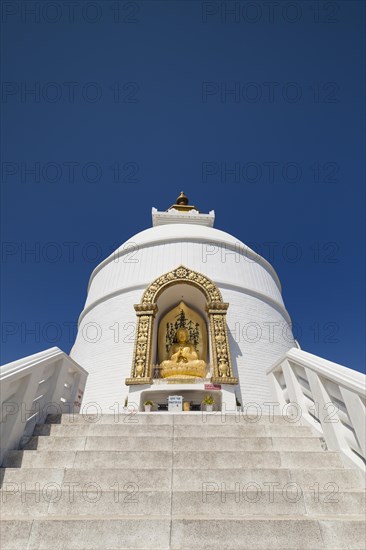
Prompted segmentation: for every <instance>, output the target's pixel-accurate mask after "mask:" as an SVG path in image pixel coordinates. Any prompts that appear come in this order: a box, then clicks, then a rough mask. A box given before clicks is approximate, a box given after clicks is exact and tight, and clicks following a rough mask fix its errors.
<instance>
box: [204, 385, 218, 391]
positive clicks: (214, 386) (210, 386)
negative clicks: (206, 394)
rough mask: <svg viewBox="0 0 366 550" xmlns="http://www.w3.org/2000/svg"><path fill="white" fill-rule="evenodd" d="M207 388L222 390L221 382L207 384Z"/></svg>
mask: <svg viewBox="0 0 366 550" xmlns="http://www.w3.org/2000/svg"><path fill="white" fill-rule="evenodd" d="M205 390H210V391H215V390H221V384H205Z"/></svg>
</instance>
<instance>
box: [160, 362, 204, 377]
mask: <svg viewBox="0 0 366 550" xmlns="http://www.w3.org/2000/svg"><path fill="white" fill-rule="evenodd" d="M160 376H161V377H162V378H169V379H170V380H174V379H176V378H180V379H186V378H187V379H190V378H205V377H206V365H205V363H204V362H203V361H202V362H201V361H199V362H198V363H197V364H196V365H195V364H190V363H182V364H180V363H174V364H172V365H164V366H162V367H161V370H160Z"/></svg>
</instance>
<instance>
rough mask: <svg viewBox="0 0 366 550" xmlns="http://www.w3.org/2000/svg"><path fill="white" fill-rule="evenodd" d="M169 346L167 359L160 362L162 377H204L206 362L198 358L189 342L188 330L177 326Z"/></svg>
mask: <svg viewBox="0 0 366 550" xmlns="http://www.w3.org/2000/svg"><path fill="white" fill-rule="evenodd" d="M175 340H176V341H177V343H176V344H173V345H172V347H171V348H170V353H169V359H166V360H165V361H162V363H161V364H160V374H161V377H162V378H205V376H206V363H205V362H204V361H202V359H199V358H198V354H197V352H196V350H195V347H194V345H193V344H191V343H190V342H189V337H188V331H187V329H186V328H184V327H180V328H178V330H177V332H176V335H175Z"/></svg>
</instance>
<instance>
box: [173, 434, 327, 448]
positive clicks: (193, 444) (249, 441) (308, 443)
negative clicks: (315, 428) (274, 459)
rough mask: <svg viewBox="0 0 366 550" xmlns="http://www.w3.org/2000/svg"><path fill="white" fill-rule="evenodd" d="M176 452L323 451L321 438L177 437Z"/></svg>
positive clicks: (175, 440)
mask: <svg viewBox="0 0 366 550" xmlns="http://www.w3.org/2000/svg"><path fill="white" fill-rule="evenodd" d="M173 448H174V450H176V451H196V450H197V449H200V450H202V451H271V450H278V451H281V450H288V451H290V450H293V451H321V450H322V442H321V440H320V438H319V437H292V438H290V439H289V438H286V437H246V438H239V437H220V438H216V437H205V438H199V437H175V438H174V447H173Z"/></svg>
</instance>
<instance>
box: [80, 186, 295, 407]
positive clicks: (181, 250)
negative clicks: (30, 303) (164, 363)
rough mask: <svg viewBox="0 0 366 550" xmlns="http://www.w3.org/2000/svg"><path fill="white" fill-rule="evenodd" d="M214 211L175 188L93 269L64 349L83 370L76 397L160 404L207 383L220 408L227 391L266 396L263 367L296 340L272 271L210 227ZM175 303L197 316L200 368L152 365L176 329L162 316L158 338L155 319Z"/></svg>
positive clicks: (191, 394) (193, 397)
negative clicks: (167, 372)
mask: <svg viewBox="0 0 366 550" xmlns="http://www.w3.org/2000/svg"><path fill="white" fill-rule="evenodd" d="M214 217H215V215H214V211H211V212H210V213H209V214H203V213H200V212H199V211H198V209H197V208H196V207H194V206H191V205H190V204H189V201H188V198H187V197H186V196H185V195H184V193H183V192H182V193H181V194H180V196H179V197H178V199H177V200H176V203H175V204H174V205H172V206H171V207H170V208H169V209H168V210H167V211H163V212H162V211H158V210H157V209H156V208H153V209H152V225H153V226H152V227H151V228H149V229H146V230H145V231H142V232H140V233H137V234H136V235H134V236H133V237H131V239H130V240H129V241H127V242H125V243H124V244H123V245H122V246H120V247H119V248H118V249H117V250H116V251H115V252H114V253H113V254H112V255H111V256H109V257H108V258H107V259H105V260H104V261H103V262H102V263H101V264H100V265H98V266H97V267H96V268H95V269H94V271H93V273H92V275H91V278H90V283H89V288H88V296H87V300H86V303H85V307H84V310H83V311H82V313H81V315H80V319H79V330H78V334H77V338H76V341H75V344H74V346H73V348H72V350H71V353H70V356H71V357H72V358H73V359H74V360H75V361H76V362H77V363H79V364H80V365H81V366H82V367H84V368H85V369H86V370H87V371H88V372H89V377H88V381H87V386H86V390H85V395H84V401H83V402H84V405H86V404H87V403H96V404H97V405H98V406H99V407H100V409H101V410H103V411H106V412H107V411H109V412H110V411H111V410H114V408H115V407H116V406H123V403H124V401H125V398H126V397H127V396H128V400H129V402H133V403H135V404H136V405H137V406H138V408H139V409H140V410H141V408H142V405H143V402H144V401H145V400H147V399H151V400H152V401H154V403H156V404H158V405H163V404H164V402H166V400H167V397H168V396H169V395H172V394H177V393H178V394H182V393H183V395H184V396H185V399H188V398H189V400H190V401H191V402H192V403H195V402H200V401H201V400H202V397H203V396H204V394H205V393H207V392H208V391H210V390H212V389H214V390H215V393H214V395H215V401H216V405H217V407H226V409H230V408H235V399H236V400H237V401H239V402H240V403H241V404H245V403H249V402H255V403H258V404H262V403H263V402H266V401H269V400H270V399H271V394H270V388H269V385H268V381H267V380H266V374H265V372H266V370H267V369H268V368H269V367H270V366H272V365H273V364H274V363H275V361H276V360H277V359H279V358H280V357H281V356H283V355H284V353H285V352H286V351H287V350H288V349H290V348H292V347H295V346H296V342H295V341H294V339H293V335H292V331H291V319H290V316H289V314H288V313H287V311H286V309H285V306H284V303H283V300H282V296H281V285H280V281H279V279H278V277H277V274H276V272H275V270H274V269H273V267H272V266H271V265H270V264H269V263H268V262H267V261H266V260H265V259H264V258H262V257H261V256H259V255H258V254H257V253H255V252H254V251H253V250H251V249H250V248H248V247H247V246H246V245H245V244H244V243H243V242H241V241H240V240H239V239H238V238H236V237H234V236H232V235H230V234H228V233H225V232H224V231H221V230H219V229H215V228H214V227H213V225H214ZM180 304H183V308H184V307H185V308H186V309H185V312H186V314H187V322H189V312H191V315H193V317H195V319H198V320H199V321H198V324H200V330H201V334H199V335H198V337H197V338H196V342H195V344H196V351H197V350H198V348H199V347H200V345H201V349H200V350H198V353H197V356H196V359H197V358H198V359H201V360H205V363H206V364H207V370H206V374H205V377H204V378H198V377H194V376H193V377H192V376H191V377H187V378H186V379H185V378H184V377H183V378H181V377H179V375H176V376H175V377H172V378H169V377H168V378H163V377H162V376H161V375H159V372H160V373H161V370H160V371H159V368H158V365H159V364H160V365H161V358H162V357H163V356H165V358H166V359H169V348H170V347H171V346H169V343H170V344H171V345H172V342H173V338H174V330H175V329H174V330H173V333H172V332H171V331H172V327H173V325H172V324H171V325H170V341H168V340H169V338H168V336H167V335H165V339H164V335H163V336H159V334H161V333H162V332H164V330H165V328H163V329H160V333H159V327H160V321H161V320H162V319H163V318H165V316H166V315H167V313H168V312H169V311H172V310H174V308H176V310H175V311H176V312H177V311H179V308H180ZM135 306H136V307H135ZM187 312H188V313H187ZM173 313H174V312H173ZM175 317H176V315H175ZM163 322H164V323H165V320H164V321H163ZM139 323H140V325H139ZM141 323H142V324H141ZM192 323H193V321H192V319H191V326H193V325H192ZM217 323H219V324H220V323H221V325H220V327H221V328H220V327H219V326H218V325H217ZM222 323H223V324H222ZM223 325H226V331H223V330H222V327H223ZM177 326H178V325H177V324H176V325H175V328H176V327H177ZM197 326H198V325H197ZM215 327H216V328H215ZM220 330H221V332H222V334H219V333H218V332H217V331H220ZM215 331H216V332H215ZM165 332H166V331H165ZM205 332H206V334H204V333H205ZM191 334H192V333H190V335H191ZM205 336H206V339H207V343H204V347H205V349H203V348H202V340H204V339H205ZM159 338H160V340H159ZM167 338H168V340H167ZM163 340H164V341H163ZM191 340H192V338H191ZM175 341H176V340H175ZM197 341H199V343H198V348H197ZM159 346H160V349H159ZM163 346H164V350H163V349H162V348H163ZM225 346H227V347H228V348H229V349H228V350H226V351H227V353H226V351H225V349H226V348H225ZM223 350H224V351H223ZM222 352H223V353H224V355H222ZM220 354H221V355H220ZM185 361H187V360H186V359H185ZM220 361H221V363H220ZM157 373H158V374H157ZM117 404H118V405H117Z"/></svg>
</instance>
